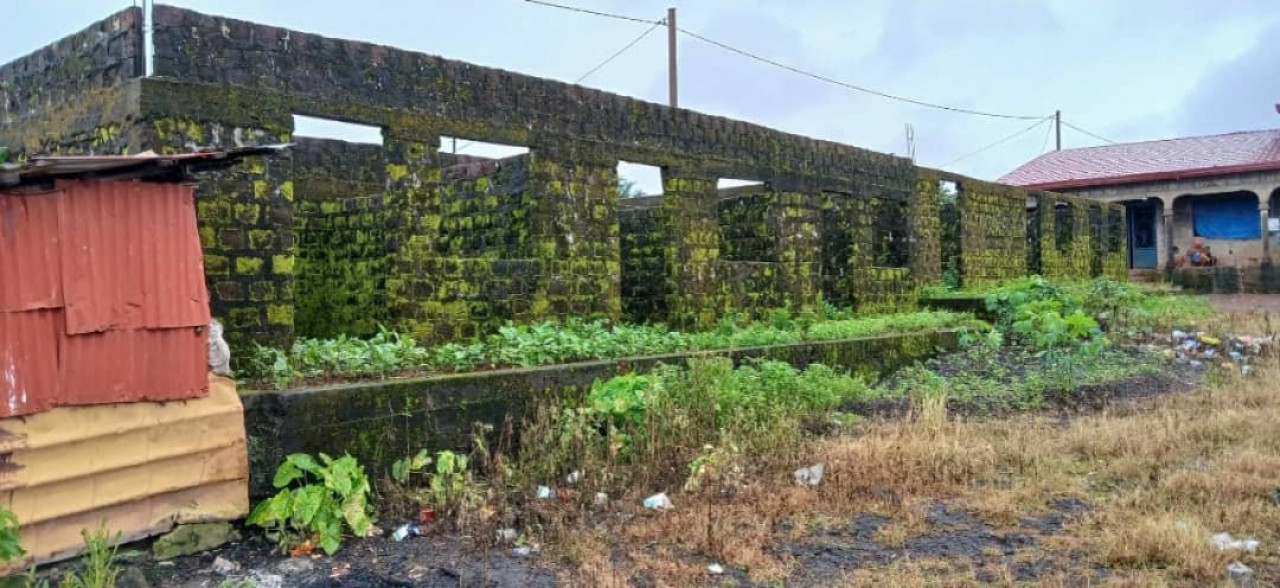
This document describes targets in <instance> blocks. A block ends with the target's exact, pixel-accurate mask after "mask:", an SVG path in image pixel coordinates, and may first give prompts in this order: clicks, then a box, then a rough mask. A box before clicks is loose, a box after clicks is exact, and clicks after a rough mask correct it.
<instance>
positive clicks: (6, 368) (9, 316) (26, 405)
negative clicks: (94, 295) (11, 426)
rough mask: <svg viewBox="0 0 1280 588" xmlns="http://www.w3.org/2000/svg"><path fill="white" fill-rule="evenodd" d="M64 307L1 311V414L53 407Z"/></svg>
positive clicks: (17, 413)
mask: <svg viewBox="0 0 1280 588" xmlns="http://www.w3.org/2000/svg"><path fill="white" fill-rule="evenodd" d="M61 314H62V311H61V310H56V309H46V310H29V311H26V312H0V417H9V416H16V415H25V414H32V413H37V412H41V411H44V410H48V409H50V408H53V406H54V405H55V404H56V403H57V399H58V390H59V387H58V337H59V332H60V328H59V327H60V326H61Z"/></svg>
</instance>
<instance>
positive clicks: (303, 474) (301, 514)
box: [247, 453, 373, 555]
mask: <svg viewBox="0 0 1280 588" xmlns="http://www.w3.org/2000/svg"><path fill="white" fill-rule="evenodd" d="M272 485H273V486H275V487H276V488H277V489H279V490H280V492H279V493H277V494H276V495H275V496H272V497H271V498H269V499H267V500H265V501H263V502H260V503H258V506H256V507H254V509H253V512H252V513H250V514H249V519H248V521H247V523H248V524H250V525H256V526H259V527H262V528H264V529H266V531H267V537H268V538H270V539H272V540H274V541H276V543H277V544H278V545H279V546H280V547H281V548H282V549H285V550H288V549H292V548H296V547H299V546H302V545H304V544H308V543H310V544H314V545H316V546H318V547H320V548H321V549H323V550H324V551H325V553H328V554H329V555H333V554H334V553H335V552H337V551H338V548H339V547H341V545H342V534H343V527H344V526H345V527H346V528H347V529H349V530H350V531H351V532H352V533H354V534H355V535H356V536H360V537H364V536H368V535H369V533H370V531H371V530H372V529H373V521H372V519H371V518H370V513H371V510H372V507H371V505H370V504H369V480H368V478H367V477H365V473H364V468H363V467H362V466H361V465H360V464H359V463H357V462H356V459H355V458H354V457H351V456H350V455H344V456H342V457H340V458H338V459H333V458H331V457H329V456H328V455H325V454H323V453H321V454H320V459H319V461H317V460H316V459H315V458H313V457H311V456H310V455H307V454H304V453H295V454H293V455H290V456H289V457H288V458H286V459H285V461H284V463H282V464H280V467H279V468H277V469H276V474H275V478H274V480H273V481H272Z"/></svg>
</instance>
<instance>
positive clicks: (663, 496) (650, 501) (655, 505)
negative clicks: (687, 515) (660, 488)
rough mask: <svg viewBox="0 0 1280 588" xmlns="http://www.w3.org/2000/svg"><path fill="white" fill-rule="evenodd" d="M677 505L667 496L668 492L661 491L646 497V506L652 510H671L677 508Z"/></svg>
mask: <svg viewBox="0 0 1280 588" xmlns="http://www.w3.org/2000/svg"><path fill="white" fill-rule="evenodd" d="M675 506H676V505H674V504H672V503H671V499H670V498H668V497H667V493H666V492H659V493H657V494H654V495H653V496H650V497H648V498H646V499H644V507H645V508H647V509H650V510H669V509H672V508H675Z"/></svg>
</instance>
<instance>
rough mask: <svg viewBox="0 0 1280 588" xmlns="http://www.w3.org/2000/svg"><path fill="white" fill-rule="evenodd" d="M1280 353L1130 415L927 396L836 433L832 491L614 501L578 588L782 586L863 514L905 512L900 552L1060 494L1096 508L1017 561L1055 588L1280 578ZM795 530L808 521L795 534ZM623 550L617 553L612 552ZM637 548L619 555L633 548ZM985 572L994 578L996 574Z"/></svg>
mask: <svg viewBox="0 0 1280 588" xmlns="http://www.w3.org/2000/svg"><path fill="white" fill-rule="evenodd" d="M1219 324H1220V325H1224V326H1229V327H1232V328H1234V329H1235V330H1237V331H1238V332H1250V331H1252V332H1259V331H1261V330H1262V329H1263V328H1267V329H1269V328H1270V321H1269V320H1268V319H1263V318H1260V317H1249V316H1239V315H1237V316H1231V317H1223V318H1221V319H1219ZM1277 382H1280V359H1276V358H1271V359H1265V360H1261V361H1260V362H1259V363H1257V364H1256V365H1255V369H1254V375H1253V376H1252V377H1248V378H1241V377H1240V376H1239V374H1238V373H1237V372H1233V371H1227V370H1223V371H1222V372H1221V373H1215V374H1213V375H1212V377H1211V378H1210V382H1209V383H1208V384H1206V385H1205V386H1202V387H1201V388H1200V389H1199V390H1197V391H1196V392H1194V393H1192V394H1185V395H1177V396H1170V397H1164V398H1160V399H1156V400H1151V401H1146V402H1143V403H1140V404H1130V405H1124V406H1116V407H1113V408H1111V409H1108V410H1106V411H1104V412H1101V413H1097V414H1092V415H1087V416H1082V417H1078V418H1075V419H1073V420H1071V421H1069V422H1064V421H1062V420H1061V419H1060V418H1057V417H1053V416H1050V415H1023V416H1018V417H1013V418H1009V419H1004V420H994V419H985V420H984V419H977V420H963V419H960V418H955V417H952V416H949V415H947V414H946V409H945V402H940V401H938V400H927V399H926V400H921V401H919V403H918V404H917V406H916V409H915V410H914V411H913V414H912V417H911V418H910V419H907V420H901V421H873V422H867V423H864V424H863V425H862V426H861V427H860V428H859V430H858V432H857V433H856V434H853V435H844V436H839V437H835V438H831V439H827V440H825V441H823V442H821V443H818V444H816V445H815V446H814V447H812V448H810V449H809V450H807V451H808V455H809V457H808V458H806V459H804V460H803V461H804V463H792V464H789V465H788V466H787V468H791V467H798V466H801V465H809V464H811V463H816V462H822V463H825V464H826V468H827V473H826V477H825V478H824V479H823V482H822V484H821V485H820V486H819V487H817V488H812V489H811V488H801V487H797V486H796V485H795V484H794V483H793V482H792V480H791V475H790V470H789V469H786V468H781V467H778V468H773V469H772V470H770V471H769V472H766V473H764V474H759V475H758V476H757V478H756V479H755V480H753V481H751V482H750V483H748V484H747V485H746V486H744V487H742V488H740V489H739V491H738V492H736V493H734V494H733V495H731V496H728V497H726V496H724V495H722V494H720V493H716V492H706V491H704V492H702V493H698V494H687V493H686V494H679V493H678V494H673V495H672V499H673V500H674V501H675V503H676V508H675V510H673V511H670V512H667V513H662V514H655V513H651V512H646V511H644V510H643V509H641V508H639V506H638V502H639V499H640V498H641V497H642V495H639V493H638V494H637V495H636V496H628V497H626V498H625V499H623V500H622V501H620V502H619V503H618V504H619V506H615V507H613V508H611V509H610V510H611V513H610V516H609V518H608V520H607V521H602V522H597V523H596V524H597V526H596V527H594V528H593V529H592V530H590V531H587V532H582V533H576V534H567V535H564V537H566V539H564V540H563V541H562V542H561V543H562V544H561V545H560V549H561V551H562V552H564V553H567V554H571V558H572V561H574V562H575V565H576V568H575V570H574V571H573V572H572V573H571V574H569V575H568V577H566V578H565V579H566V580H567V581H568V582H569V583H571V584H576V585H593V586H595V585H599V586H608V585H622V584H623V583H625V581H624V580H625V579H626V578H637V577H645V578H648V579H649V580H650V581H651V582H652V583H653V584H655V585H663V586H687V585H701V584H705V583H708V582H709V581H711V580H712V578H711V577H710V576H708V574H707V573H706V571H705V564H706V563H707V562H712V561H714V562H719V563H721V564H723V565H725V566H726V567H730V568H735V569H738V570H743V571H745V572H746V573H747V574H748V575H750V576H751V577H752V579H754V580H757V581H766V582H767V581H772V582H782V581H785V580H786V579H787V578H788V577H792V576H791V575H792V574H793V573H795V572H797V571H802V570H800V569H799V568H800V567H801V566H803V565H804V562H802V561H801V562H797V561H792V560H790V559H789V558H787V557H785V556H779V555H778V553H779V552H778V551H777V550H776V549H774V547H776V546H777V545H779V544H780V543H781V542H783V541H795V540H803V539H804V538H805V537H806V536H808V535H809V534H810V533H811V532H812V531H813V529H814V528H822V527H838V526H840V525H842V524H844V523H845V521H847V520H848V518H849V517H851V516H854V515H857V514H860V513H878V514H881V515H884V516H887V517H889V519H890V522H889V523H888V524H887V525H885V526H883V527H881V528H880V530H879V532H878V535H877V536H876V539H877V541H878V542H879V543H880V544H881V545H883V546H885V547H886V548H896V547H899V546H902V545H904V544H905V543H906V542H907V541H908V540H909V539H910V538H912V537H916V536H920V535H925V534H928V533H932V532H935V530H934V529H931V528H930V526H929V525H928V523H927V522H926V520H925V519H926V517H925V513H926V512H927V509H928V507H929V505H931V504H936V503H937V502H939V501H941V502H944V503H946V504H947V505H948V508H952V509H963V510H967V511H969V512H970V513H972V514H974V515H975V516H977V517H979V518H980V519H981V520H983V521H985V522H986V523H988V524H990V525H992V526H993V527H994V528H996V529H1003V528H1012V527H1014V526H1016V525H1018V524H1019V521H1020V520H1022V519H1024V518H1025V517H1028V516H1037V515H1039V514H1043V513H1044V512H1046V511H1047V510H1048V509H1049V508H1050V506H1049V505H1050V504H1051V502H1052V501H1053V500H1054V499H1059V498H1063V497H1074V498H1079V499H1083V500H1086V501H1087V502H1088V503H1089V504H1091V505H1092V506H1093V508H1092V509H1091V510H1089V511H1088V512H1087V513H1085V514H1083V516H1082V517H1081V518H1079V519H1077V520H1074V521H1073V522H1068V523H1067V524H1066V526H1065V527H1064V528H1063V529H1062V531H1061V532H1059V533H1057V534H1055V535H1053V536H1046V537H1043V538H1042V539H1041V540H1040V541H1038V542H1037V543H1036V544H1035V545H1034V546H1030V547H1026V548H1025V549H1026V550H1027V552H1026V553H1023V554H1019V556H1018V557H1023V556H1025V557H1027V558H1030V559H1036V558H1039V559H1044V558H1051V559H1052V560H1053V561H1054V562H1056V564H1057V566H1056V567H1055V569H1054V570H1052V571H1051V572H1050V573H1049V574H1048V575H1041V576H1039V577H1038V578H1037V579H1036V583H1038V584H1039V585H1047V586H1067V585H1081V583H1083V584H1086V585H1098V584H1104V585H1108V586H1112V585H1114V586H1165V585H1167V586H1202V585H1213V584H1217V583H1220V582H1222V581H1223V580H1224V578H1225V576H1224V569H1225V567H1226V565H1227V564H1228V563H1229V562H1231V561H1236V560H1239V561H1243V562H1244V563H1246V564H1248V565H1250V566H1251V567H1253V568H1254V569H1255V570H1257V571H1258V574H1259V576H1260V577H1259V578H1258V581H1259V582H1260V585H1273V584H1274V583H1276V582H1280V577H1268V574H1274V573H1276V572H1277V571H1280V504H1278V503H1277V502H1276V501H1280V384H1277ZM784 521H789V522H791V523H792V525H791V526H790V527H788V526H786V525H785V524H783V523H784ZM1224 531H1225V532H1229V533H1231V534H1233V535H1235V536H1237V537H1256V538H1257V539H1259V540H1260V541H1261V542H1262V547H1261V549H1260V550H1259V551H1258V552H1257V553H1253V554H1243V553H1222V552H1219V551H1217V550H1216V549H1214V548H1213V547H1211V546H1210V544H1209V537H1210V536H1211V535H1212V534H1214V533H1217V532H1224ZM606 546H607V547H606ZM620 553H623V554H628V555H626V556H623V557H619V556H618V554H620ZM1009 561H1010V560H1009V559H1003V560H1002V559H1001V558H999V557H992V558H990V560H988V561H964V560H939V559H911V558H905V559H899V560H897V561H894V562H893V563H892V564H887V565H884V566H880V567H862V568H861V569H856V570H850V571H849V573H848V574H847V575H846V576H845V577H844V578H843V579H839V578H828V580H831V581H837V582H836V583H837V585H843V586H974V585H987V584H994V585H1019V582H1018V580H1017V578H1016V575H1015V574H1014V573H1013V572H1012V571H1011V570H1010V569H1009V568H1008V567H1007V566H1008V565H1009ZM980 572H981V573H980Z"/></svg>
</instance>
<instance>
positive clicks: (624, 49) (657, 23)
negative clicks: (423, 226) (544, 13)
mask: <svg viewBox="0 0 1280 588" xmlns="http://www.w3.org/2000/svg"><path fill="white" fill-rule="evenodd" d="M525 2H533V3H534V4H547V3H546V2H539V1H538V0H525ZM547 5H548V6H556V7H559V8H566V9H570V10H572V7H564V6H560V5H558V4H547ZM584 12H587V13H589V14H596V13H595V12H592V11H589V10H587V11H584ZM605 16H607V15H605ZM628 20H630V19H629V18H628ZM642 22H645V23H647V22H649V21H642ZM665 24H667V21H666V20H665V19H660V20H657V21H654V23H653V26H651V27H649V28H647V29H645V30H644V32H643V33H640V36H639V37H636V38H634V39H632V40H631V42H630V43H627V44H626V45H623V46H622V48H621V49H618V50H617V51H616V52H614V54H613V55H610V56H609V57H608V58H606V59H605V60H604V61H601V62H600V63H599V64H597V65H596V66H595V67H593V68H591V69H589V70H587V73H584V74H582V75H580V76H578V79H576V80H574V81H573V83H575V84H577V83H581V82H582V80H585V79H587V78H589V77H591V74H594V73H596V72H597V71H600V68H602V67H604V66H606V65H609V62H611V61H613V60H615V59H617V58H618V56H620V55H622V54H623V53H626V52H627V50H628V49H631V48H632V47H634V46H635V45H636V43H639V42H640V41H641V40H643V39H644V38H645V37H648V36H649V33H652V32H653V31H654V29H657V28H658V27H660V26H662V25H665ZM475 143H476V142H475V141H467V142H466V143H463V144H461V145H458V146H457V147H454V149H453V152H454V153H458V152H460V151H462V150H464V149H466V148H468V147H470V146H472V145H474V144H475Z"/></svg>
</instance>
